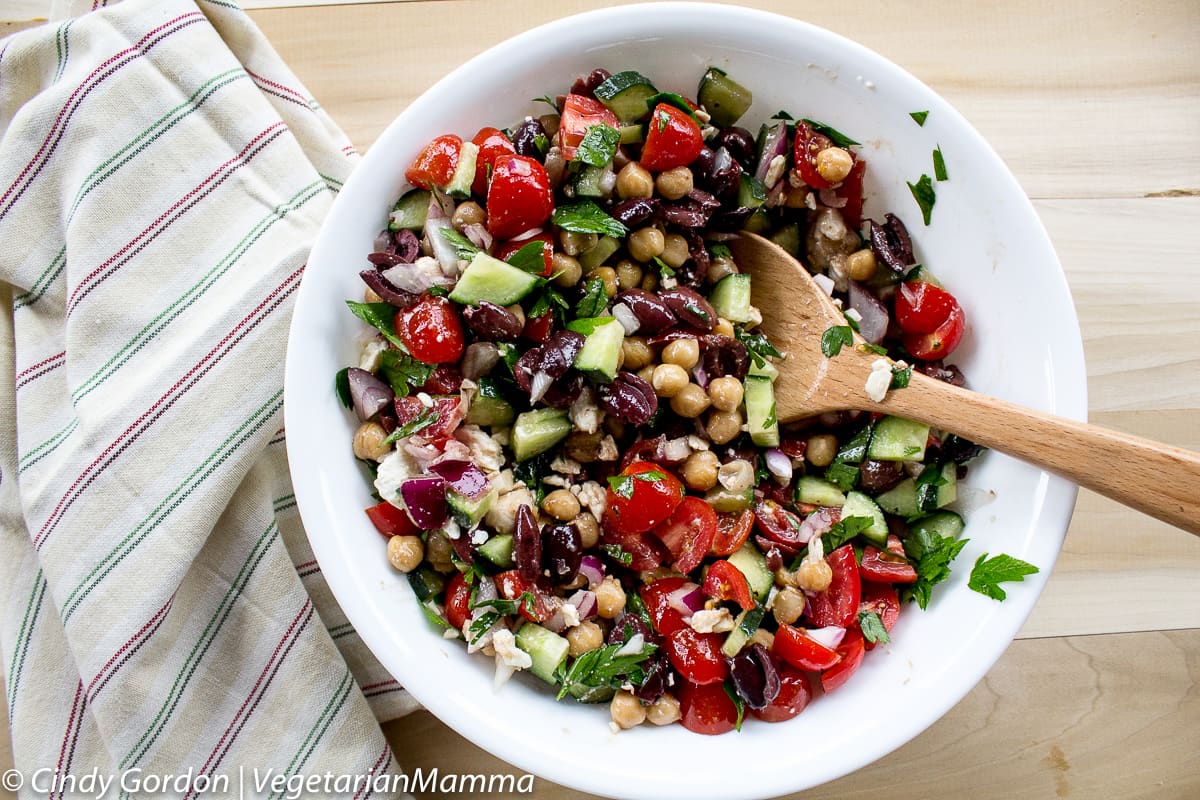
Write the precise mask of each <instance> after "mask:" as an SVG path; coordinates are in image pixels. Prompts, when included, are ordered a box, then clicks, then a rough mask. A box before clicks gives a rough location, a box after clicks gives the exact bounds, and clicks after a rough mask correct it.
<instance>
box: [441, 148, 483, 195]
mask: <svg viewBox="0 0 1200 800" xmlns="http://www.w3.org/2000/svg"><path fill="white" fill-rule="evenodd" d="M478 160H479V145H477V144H475V143H473V142H463V146H462V150H460V151H459V152H458V166H456V167H455V168H454V176H453V177H452V178H450V182H449V183H448V184H446V194H448V195H450V196H451V197H459V198H462V197H470V196H471V184H472V183H474V182H475V163H476V161H478Z"/></svg>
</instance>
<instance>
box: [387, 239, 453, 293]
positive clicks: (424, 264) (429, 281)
mask: <svg viewBox="0 0 1200 800" xmlns="http://www.w3.org/2000/svg"><path fill="white" fill-rule="evenodd" d="M447 227H449V226H447ZM439 230H440V229H439ZM437 238H438V239H441V238H442V237H441V235H440V234H439V235H438V237H437ZM443 241H445V240H444V239H443ZM457 263H458V262H457V261H455V264H457ZM380 274H381V275H382V276H383V279H384V280H386V281H387V282H388V283H390V284H391V285H392V286H395V287H396V288H397V289H399V290H400V291H402V292H412V293H413V294H421V293H422V292H424V291H426V290H427V289H429V288H430V287H432V286H436V285H439V284H445V283H447V280H446V276H445V275H443V274H442V273H441V265H440V264H439V265H438V266H437V267H434V266H433V264H432V262H430V261H428V260H425V261H422V260H421V259H417V260H416V261H414V262H413V263H412V264H397V265H396V266H394V267H388V268H387V269H386V270H384V271H383V272H382V273H380Z"/></svg>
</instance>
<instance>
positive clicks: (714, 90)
mask: <svg viewBox="0 0 1200 800" xmlns="http://www.w3.org/2000/svg"><path fill="white" fill-rule="evenodd" d="M696 99H697V100H699V101H700V105H702V106H704V110H705V111H707V112H708V115H709V116H710V117H712V122H713V124H714V125H716V126H717V127H719V128H728V127H729V126H730V125H734V124H736V123H737V121H738V120H739V119H741V118H742V115H743V114H745V113H746V111H747V109H749V108H750V104H751V103H753V102H754V95H753V94H752V93H751V92H750V90H749V89H747V88H746V87H745V86H742V85H741V84H740V83H738V82H737V81H735V80H734V79H733V78H730V77H729V76H728V75H726V74H725V72H724V71H723V70H720V69H717V68H716V67H709V68H708V71H707V72H705V73H704V77H703V78H701V79H700V88H699V90H698V91H697V92H696Z"/></svg>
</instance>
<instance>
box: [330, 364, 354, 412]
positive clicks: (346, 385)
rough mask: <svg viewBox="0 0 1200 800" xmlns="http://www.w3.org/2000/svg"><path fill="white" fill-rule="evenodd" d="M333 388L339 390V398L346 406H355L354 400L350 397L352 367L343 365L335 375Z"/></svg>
mask: <svg viewBox="0 0 1200 800" xmlns="http://www.w3.org/2000/svg"><path fill="white" fill-rule="evenodd" d="M333 388H334V391H336V392H337V396H338V400H341V401H342V405H343V406H345V407H346V408H353V407H354V400H353V399H352V398H351V397H350V368H349V367H342V368H341V369H339V370H338V371H337V374H336V375H334V376H333Z"/></svg>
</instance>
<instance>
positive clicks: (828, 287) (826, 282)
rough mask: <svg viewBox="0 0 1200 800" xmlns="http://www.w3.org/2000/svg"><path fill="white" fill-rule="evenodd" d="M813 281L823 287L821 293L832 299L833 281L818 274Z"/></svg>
mask: <svg viewBox="0 0 1200 800" xmlns="http://www.w3.org/2000/svg"><path fill="white" fill-rule="evenodd" d="M813 281H814V282H815V283H816V284H817V286H820V287H821V291H823V292H824V293H825V294H827V295H829V296H830V297H832V296H833V281H832V280H830V279H829V277H828V276H826V275H824V274H822V273H817V274H816V275H813Z"/></svg>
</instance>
